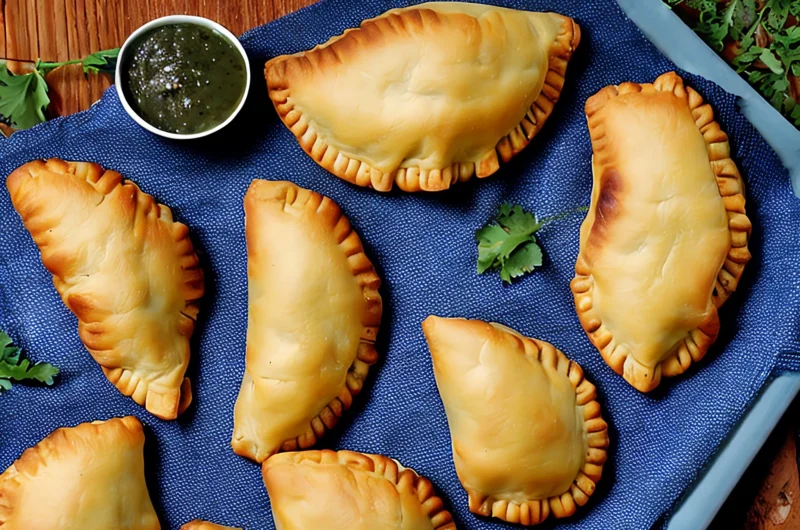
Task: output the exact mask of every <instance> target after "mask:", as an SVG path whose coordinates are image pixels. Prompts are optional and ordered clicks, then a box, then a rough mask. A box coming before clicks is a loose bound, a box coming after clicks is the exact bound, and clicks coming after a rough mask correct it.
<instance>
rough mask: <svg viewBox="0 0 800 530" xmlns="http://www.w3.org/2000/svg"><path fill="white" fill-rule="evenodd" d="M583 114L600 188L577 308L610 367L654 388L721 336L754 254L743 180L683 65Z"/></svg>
mask: <svg viewBox="0 0 800 530" xmlns="http://www.w3.org/2000/svg"><path fill="white" fill-rule="evenodd" d="M586 116H587V119H588V123H589V131H590V134H591V138H592V147H593V150H594V163H593V172H594V189H593V192H592V204H591V207H590V210H589V213H588V215H587V217H586V220H585V221H584V223H583V225H582V227H581V248H580V253H579V255H578V260H577V263H576V265H575V278H574V279H573V280H572V283H571V288H572V291H573V294H574V297H575V306H576V309H577V312H578V317H579V319H580V322H581V325H582V326H583V329H584V330H585V331H586V333H587V335H588V336H589V339H590V340H591V342H592V343H593V344H594V345H595V346H596V347H597V349H598V350H599V351H600V353H601V354H602V356H603V358H604V359H605V361H606V362H607V363H608V364H609V366H611V367H612V368H613V369H614V371H616V372H617V373H618V374H621V375H622V376H623V377H624V378H625V380H627V381H628V382H629V383H630V384H631V385H633V386H634V387H635V388H637V389H638V390H640V391H642V392H648V391H650V390H652V389H654V388H655V387H657V386H658V384H659V382H660V380H661V377H662V376H666V377H670V376H675V375H679V374H681V373H683V372H685V371H686V370H687V369H688V368H689V366H691V365H692V363H694V362H697V361H699V360H700V359H702V358H703V356H704V355H705V354H706V352H707V351H708V349H709V347H710V346H711V344H713V343H714V341H715V340H716V338H717V335H718V333H719V328H720V321H719V316H718V314H717V309H718V308H719V307H720V306H721V305H722V304H723V303H724V302H725V301H726V300H727V299H728V297H729V296H730V295H731V294H732V293H733V292H734V291H735V290H736V287H737V286H738V284H739V280H740V278H741V275H742V272H743V271H744V267H745V264H746V263H747V262H748V260H749V259H750V251H749V250H748V247H747V243H748V239H749V237H750V232H751V229H752V227H751V223H750V220H749V219H748V217H747V214H746V212H745V199H744V182H743V180H742V177H741V175H740V174H739V170H738V169H737V167H736V164H735V163H734V162H733V160H731V158H730V145H729V144H728V136H727V135H726V134H725V133H724V132H723V131H722V130H721V129H720V126H719V124H718V123H717V122H716V121H715V120H714V112H713V110H712V108H711V106H710V105H709V104H707V103H705V102H704V101H703V98H702V97H701V96H700V94H698V93H697V92H696V91H694V90H693V89H692V88H690V87H686V86H684V83H683V80H682V79H681V78H680V76H678V75H677V74H676V73H674V72H669V73H666V74H663V75H661V76H659V77H658V78H657V79H656V80H655V81H654V83H653V84H647V83H645V84H639V83H622V84H621V85H619V86H618V87H614V86H609V87H606V88H604V89H602V90H601V91H599V92H598V93H597V94H595V95H594V96H592V97H591V98H589V100H588V101H587V102H586ZM598 282H599V283H598ZM600 284H602V287H598V286H599V285H600ZM598 289H600V292H599V293H598ZM598 295H599V296H598Z"/></svg>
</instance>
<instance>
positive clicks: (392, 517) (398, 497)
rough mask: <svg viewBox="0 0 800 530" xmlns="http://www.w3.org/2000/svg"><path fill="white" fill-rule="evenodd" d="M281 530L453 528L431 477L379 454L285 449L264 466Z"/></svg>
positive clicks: (276, 522)
mask: <svg viewBox="0 0 800 530" xmlns="http://www.w3.org/2000/svg"><path fill="white" fill-rule="evenodd" d="M262 473H263V475H264V484H265V485H266V486H267V492H268V493H269V499H270V504H271V505H272V515H273V517H274V519H275V526H276V527H277V528H279V529H280V530H311V529H318V528H319V529H321V528H324V529H325V530H377V529H380V530H426V529H427V530H455V528H456V526H455V523H453V518H452V516H451V515H450V512H448V511H447V510H446V509H445V508H444V503H443V502H442V500H441V499H440V498H439V497H437V496H436V492H435V491H434V489H433V485H432V484H431V482H430V481H429V480H428V479H426V478H424V477H420V476H419V475H417V474H416V473H415V472H414V471H413V470H411V469H406V468H404V467H403V466H402V465H400V463H398V462H397V461H396V460H393V459H391V458H388V457H386V456H381V455H368V454H362V453H355V452H352V451H339V452H335V451H328V450H322V451H304V452H299V453H281V454H278V455H275V456H273V457H271V458H269V459H268V460H267V461H266V462H264V465H263V466H262Z"/></svg>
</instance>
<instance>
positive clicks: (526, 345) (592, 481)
mask: <svg viewBox="0 0 800 530" xmlns="http://www.w3.org/2000/svg"><path fill="white" fill-rule="evenodd" d="M477 322H480V321H477ZM487 324H488V325H490V326H492V327H493V328H495V329H496V330H498V331H501V332H503V333H506V334H508V335H511V336H512V337H514V338H516V339H517V340H519V341H520V343H521V345H522V347H523V354H524V355H525V357H527V358H529V359H532V360H536V361H537V362H538V363H539V364H541V365H542V367H544V368H545V369H546V370H554V371H556V372H558V373H560V374H562V375H564V376H566V377H567V378H568V379H569V382H570V384H572V388H574V389H575V397H576V405H577V406H579V407H583V421H584V428H585V432H586V455H585V459H584V463H583V466H582V468H581V470H580V471H579V472H578V475H577V476H576V477H575V479H574V480H573V482H572V484H571V485H570V487H569V490H568V491H565V492H564V493H562V494H560V495H553V496H551V497H548V498H547V499H532V500H529V501H527V502H522V503H520V502H516V501H509V500H504V499H497V498H495V497H494V496H491V495H485V494H482V493H481V492H478V491H475V490H470V489H467V488H466V487H465V489H466V490H467V495H468V498H469V511H471V512H472V513H475V514H478V515H483V516H486V517H489V516H491V517H496V518H498V519H501V520H503V521H506V522H508V523H518V524H522V525H525V526H533V525H537V524H540V523H542V522H543V521H544V520H545V519H547V517H548V516H549V515H550V514H553V516H554V517H556V518H557V519H561V518H563V517H569V516H571V515H573V514H574V513H575V511H576V510H577V507H578V506H583V505H585V504H586V503H587V502H588V501H589V497H591V496H592V494H593V493H594V491H595V488H596V486H597V482H598V481H599V480H600V478H601V477H602V475H603V464H604V463H605V461H606V459H607V457H608V452H607V449H608V446H609V444H610V439H609V436H608V424H607V423H606V422H605V420H604V419H603V416H602V413H601V408H600V403H598V402H597V389H596V388H595V386H594V385H593V384H592V383H591V382H589V380H588V379H586V378H585V377H584V373H583V369H582V368H581V366H580V365H579V364H578V363H576V362H575V361H571V360H570V359H569V358H568V357H567V356H566V355H565V354H564V352H562V351H561V350H559V349H558V348H556V347H555V346H553V345H552V344H550V343H549V342H545V341H543V340H538V339H533V338H530V337H525V336H524V335H521V334H520V333H519V332H517V331H515V330H513V329H511V328H509V327H507V326H503V325H502V324H492V323H487Z"/></svg>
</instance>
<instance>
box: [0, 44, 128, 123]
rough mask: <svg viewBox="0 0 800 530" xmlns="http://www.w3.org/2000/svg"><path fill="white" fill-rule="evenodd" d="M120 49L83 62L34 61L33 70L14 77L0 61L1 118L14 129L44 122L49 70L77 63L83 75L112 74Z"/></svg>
mask: <svg viewBox="0 0 800 530" xmlns="http://www.w3.org/2000/svg"><path fill="white" fill-rule="evenodd" d="M118 55H119V48H114V49H112V50H104V51H100V52H97V53H93V54H91V55H88V56H86V57H84V58H83V59H74V60H72V61H64V62H44V61H41V60H37V61H36V63H35V64H34V66H33V71H31V72H29V73H26V74H13V73H11V72H10V71H9V70H8V65H7V64H6V60H4V59H0V118H2V120H3V121H5V122H6V123H9V124H10V125H11V126H12V127H14V128H15V129H29V128H31V127H33V126H34V125H38V124H40V123H42V122H44V121H45V120H46V119H47V117H46V116H45V111H46V110H47V106H48V105H49V104H50V98H49V97H48V95H47V91H48V86H47V81H46V80H45V76H46V75H47V74H48V73H49V72H51V71H52V70H54V69H56V68H58V67H60V66H66V65H68V64H80V65H82V67H83V72H84V74H89V73H94V74H99V73H104V74H113V73H114V70H115V68H116V65H117V56H118Z"/></svg>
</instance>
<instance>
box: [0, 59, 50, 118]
mask: <svg viewBox="0 0 800 530" xmlns="http://www.w3.org/2000/svg"><path fill="white" fill-rule="evenodd" d="M49 104H50V98H49V97H47V83H46V82H45V80H44V78H43V77H42V75H41V74H40V73H39V72H38V71H34V72H31V73H30V74H23V75H14V74H12V73H11V72H9V71H8V67H7V66H6V63H5V62H0V116H3V117H5V118H6V119H8V120H10V121H11V124H12V125H13V126H14V127H15V128H17V129H28V128H30V127H33V126H34V125H38V124H40V123H42V122H44V121H45V116H44V111H45V109H47V106H48V105H49Z"/></svg>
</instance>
